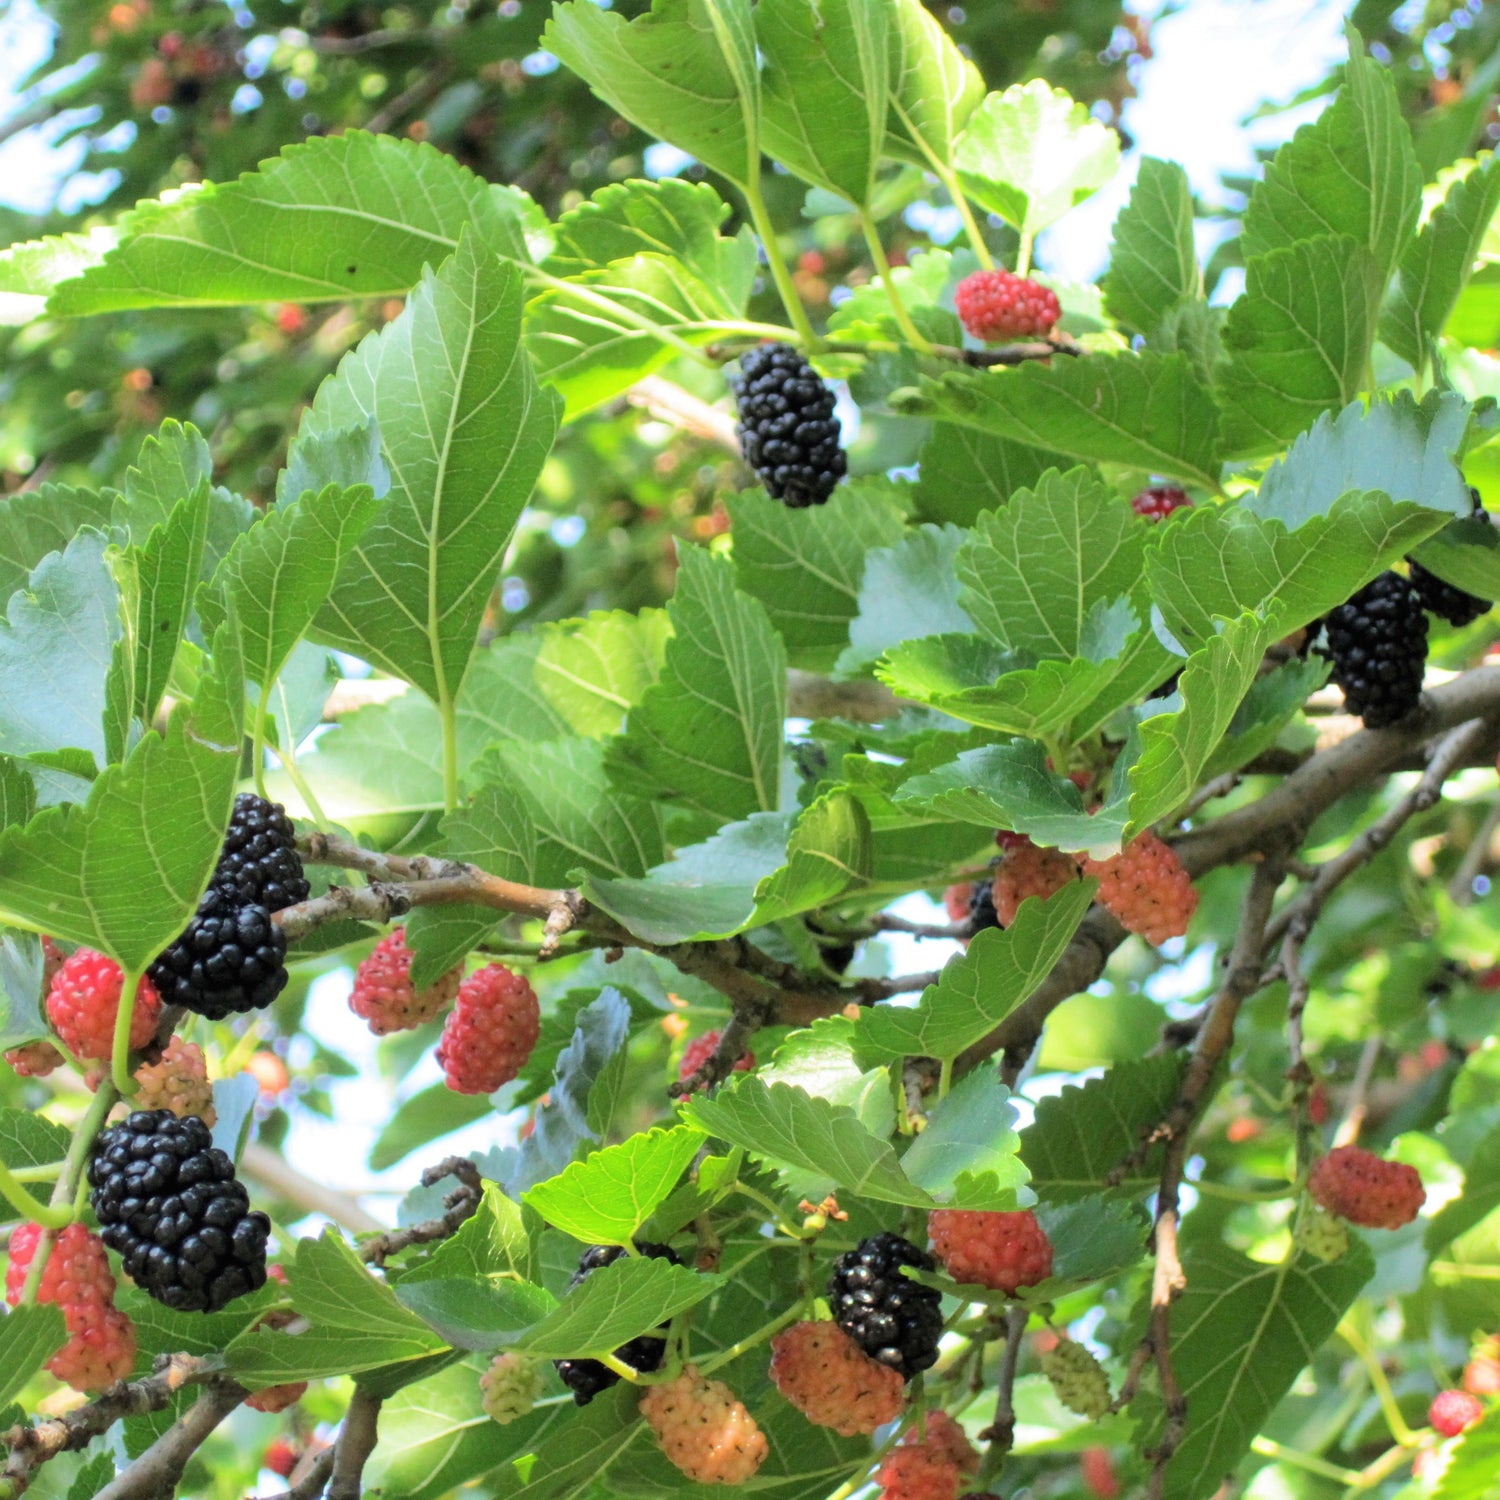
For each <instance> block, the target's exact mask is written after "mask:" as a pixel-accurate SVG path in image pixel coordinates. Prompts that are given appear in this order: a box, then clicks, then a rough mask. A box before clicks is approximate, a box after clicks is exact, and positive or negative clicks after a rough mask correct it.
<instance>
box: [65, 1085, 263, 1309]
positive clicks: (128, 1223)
mask: <svg viewBox="0 0 1500 1500" xmlns="http://www.w3.org/2000/svg"><path fill="white" fill-rule="evenodd" d="M89 1186H90V1187H91V1188H92V1189H93V1192H92V1193H91V1194H90V1196H89V1202H90V1203H91V1204H92V1205H93V1209H94V1213H95V1214H96V1215H97V1216H98V1219H99V1225H100V1229H99V1234H100V1238H101V1239H103V1241H104V1243H105V1244H106V1245H108V1246H109V1247H110V1249H112V1250H117V1251H118V1252H119V1254H120V1259H121V1261H122V1262H123V1264H124V1267H125V1274H126V1275H127V1276H129V1277H130V1279H131V1280H132V1281H133V1282H135V1284H136V1285H137V1286H138V1287H140V1289H141V1290H142V1291H143V1292H146V1293H148V1294H149V1295H150V1296H152V1297H155V1298H156V1300H157V1301H158V1302H160V1303H163V1304H164V1305H165V1306H167V1307H170V1308H174V1309H175V1310H176V1311H178V1312H217V1311H218V1310H219V1309H220V1308H221V1307H224V1306H225V1305H226V1304H227V1303H229V1302H232V1301H233V1300H234V1299H235V1298H236V1297H243V1296H244V1295H245V1294H246V1293H247V1292H253V1291H256V1290H257V1289H258V1288H260V1287H262V1286H264V1285H265V1281H266V1236H267V1235H268V1234H269V1233H270V1230H271V1221H270V1220H269V1219H268V1218H267V1217H266V1216H265V1215H264V1214H263V1213H258V1212H256V1211H255V1210H253V1209H251V1207H250V1199H249V1197H248V1195H247V1194H246V1192H245V1189H244V1187H243V1185H242V1184H241V1183H239V1182H237V1181H236V1180H235V1175H234V1163H233V1162H232V1161H230V1159H229V1158H228V1157H227V1156H226V1155H225V1154H224V1153H223V1152H222V1151H220V1150H219V1149H218V1147H217V1146H215V1145H214V1144H213V1137H212V1136H211V1135H210V1134H209V1129H208V1126H207V1125H205V1124H204V1123H203V1121H202V1120H200V1119H199V1118H198V1117H197V1116H196V1115H187V1116H184V1117H183V1118H181V1119H179V1118H178V1117H177V1116H176V1115H174V1114H172V1112H171V1111H170V1110H165V1109H144V1110H137V1111H136V1112H135V1113H134V1114H132V1115H129V1116H127V1118H126V1119H124V1120H122V1121H121V1122H120V1123H119V1124H118V1125H112V1126H110V1127H109V1129H108V1130H105V1131H102V1132H101V1133H100V1135H99V1139H98V1142H97V1143H96V1145H95V1148H94V1156H93V1159H92V1160H91V1161H90V1162H89Z"/></svg>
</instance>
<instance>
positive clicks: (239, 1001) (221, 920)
mask: <svg viewBox="0 0 1500 1500" xmlns="http://www.w3.org/2000/svg"><path fill="white" fill-rule="evenodd" d="M307 895H308V884H307V881H306V879H305V878H304V876H303V874H302V861H301V859H300V857H299V856H298V854H297V846H296V838H295V835H294V833H293V830H292V824H291V819H289V818H288V817H287V815H286V811H285V809H284V808H282V807H281V806H280V804H278V803H275V802H267V801H266V800H265V798H264V797H257V796H255V794H254V793H252V792H241V793H240V794H239V796H238V797H236V798H235V801H234V813H233V816H232V817H231V819H230V823H229V831H228V832H227V833H226V834H225V836H224V848H223V850H222V852H221V853H220V855H219V862H218V864H217V866H216V867H215V869H214V873H213V878H212V879H211V880H210V881H209V885H208V889H207V890H206V891H205V892H204V893H203V897H202V899H201V900H200V901H199V902H198V910H197V913H196V914H195V915H194V917H193V920H192V921H191V922H190V923H189V924H188V928H187V931H186V932H184V933H183V934H182V936H181V937H179V938H178V939H177V940H176V941H175V942H174V943H173V944H172V945H171V946H170V947H169V948H168V949H167V950H166V951H165V952H164V953H163V954H162V955H161V956H160V957H159V958H158V959H157V960H156V962H155V963H154V964H152V966H151V970H150V973H151V978H152V980H153V981H154V982H155V984H156V987H157V989H158V990H159V991H160V992H161V995H162V998H163V1000H164V1001H165V1002H166V1003H167V1004H169V1005H183V1006H186V1007H187V1009H189V1010H191V1011H196V1012H197V1014H199V1015H200V1016H207V1017H208V1019H209V1020H211V1021H222V1020H223V1019H224V1018H225V1017H226V1016H228V1015H232V1014H236V1013H242V1012H244V1011H249V1010H260V1009H262V1008H263V1007H265V1006H267V1005H269V1004H270V1003H271V1002H272V1001H273V1000H274V999H275V998H276V997H277V995H279V994H280V993H281V991H282V989H283V988H284V986H285V985H286V979H287V974H286V938H285V937H283V936H282V933H281V930H280V929H279V928H278V927H277V926H276V924H275V923H274V922H272V920H271V914H272V913H273V912H277V911H281V910H283V909H284V908H286V907H288V906H295V905H296V904H297V903H298V902H299V901H305V900H306V899H307Z"/></svg>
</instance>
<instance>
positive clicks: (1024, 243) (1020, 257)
mask: <svg viewBox="0 0 1500 1500" xmlns="http://www.w3.org/2000/svg"><path fill="white" fill-rule="evenodd" d="M1031 245H1032V234H1031V231H1030V230H1029V229H1023V230H1022V231H1021V244H1020V247H1019V248H1018V249H1017V250H1016V275H1017V276H1029V275H1030V274H1031Z"/></svg>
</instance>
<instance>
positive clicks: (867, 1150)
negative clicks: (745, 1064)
mask: <svg viewBox="0 0 1500 1500" xmlns="http://www.w3.org/2000/svg"><path fill="white" fill-rule="evenodd" d="M682 1113H683V1117H684V1118H685V1119H687V1120H688V1121H690V1122H691V1123H692V1124H694V1125H696V1126H697V1127H698V1128H699V1129H700V1130H703V1131H706V1132H707V1133H708V1134H710V1135H713V1136H717V1137H718V1138H719V1139H720V1140H722V1141H727V1142H728V1143H729V1144H730V1145H732V1146H741V1147H743V1148H744V1149H745V1150H746V1151H747V1152H748V1153H749V1154H750V1155H751V1156H753V1157H756V1158H757V1159H758V1160H760V1161H764V1162H767V1163H768V1164H770V1165H771V1166H773V1167H779V1168H790V1169H792V1170H793V1171H797V1172H800V1173H807V1174H811V1176H812V1177H813V1178H815V1179H817V1180H818V1181H819V1182H822V1183H825V1184H827V1185H828V1186H829V1187H838V1188H840V1189H842V1190H844V1191H846V1192H849V1193H851V1194H853V1195H855V1196H856V1197H863V1198H873V1199H875V1200H876V1201H878V1202H880V1203H903V1204H909V1205H911V1206H912V1207H917V1208H930V1207H931V1206H932V1197H931V1195H930V1194H929V1193H927V1192H925V1191H924V1190H923V1189H922V1188H919V1187H917V1186H916V1184H915V1183H912V1182H910V1181H909V1180H908V1179H907V1177H906V1174H905V1173H904V1172H903V1171H902V1170H901V1163H900V1161H899V1160H898V1159H897V1157H896V1153H895V1151H893V1150H892V1149H891V1147H890V1145H889V1143H888V1142H886V1141H883V1140H880V1139H878V1138H877V1137H876V1136H874V1135H872V1134H871V1133H870V1131H869V1130H868V1129H867V1128H866V1127H865V1125H864V1124H863V1123H862V1122H861V1121H860V1119H859V1117H858V1116H857V1115H856V1114H855V1113H854V1111H853V1110H851V1109H848V1108H846V1107H844V1106H842V1105H834V1104H830V1103H829V1102H828V1101H827V1100H826V1099H816V1098H814V1097H813V1096H812V1095H811V1094H808V1093H806V1092H804V1091H803V1090H802V1089H800V1088H795V1087H793V1086H792V1085H790V1084H785V1083H776V1084H771V1085H767V1084H766V1083H764V1082H763V1081H762V1080H761V1079H759V1078H757V1077H756V1076H755V1075H754V1074H753V1073H740V1074H737V1075H735V1076H734V1077H733V1078H731V1079H730V1081H729V1082H728V1083H726V1084H723V1085H721V1086H720V1088H719V1090H718V1091H717V1093H715V1094H714V1096H713V1097H712V1098H708V1097H706V1096H705V1095H702V1094H697V1095H694V1096H693V1097H692V1098H691V1099H689V1100H688V1101H687V1102H686V1103H685V1104H684V1106H683V1109H682Z"/></svg>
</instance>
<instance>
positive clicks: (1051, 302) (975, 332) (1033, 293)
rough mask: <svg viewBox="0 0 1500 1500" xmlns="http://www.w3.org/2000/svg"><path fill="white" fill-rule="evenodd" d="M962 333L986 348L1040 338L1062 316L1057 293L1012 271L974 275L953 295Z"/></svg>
mask: <svg viewBox="0 0 1500 1500" xmlns="http://www.w3.org/2000/svg"><path fill="white" fill-rule="evenodd" d="M953 305H954V306H955V307H956V308H957V309H958V316H959V321H960V322H962V324H963V325H964V329H965V331H966V332H968V333H969V334H971V335H972V336H973V337H974V338H976V339H982V340H983V341H984V342H985V343H987V344H998V343H1000V342H1002V341H1003V340H1005V339H1019V338H1043V337H1045V336H1046V335H1047V334H1049V333H1051V332H1052V329H1053V326H1054V325H1055V324H1056V322H1057V320H1058V319H1059V318H1060V317H1061V316H1062V306H1061V304H1060V303H1059V302H1058V300H1057V293H1056V292H1054V291H1052V290H1051V289H1050V288H1049V287H1045V286H1042V285H1041V284H1040V283H1039V282H1035V281H1032V280H1031V279H1030V278H1029V277H1026V276H1017V275H1016V274H1015V272H1014V271H975V272H974V273H973V274H972V275H971V276H965V277H964V279H963V280H962V281H960V282H959V284H958V285H957V287H955V288H954V291H953Z"/></svg>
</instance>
